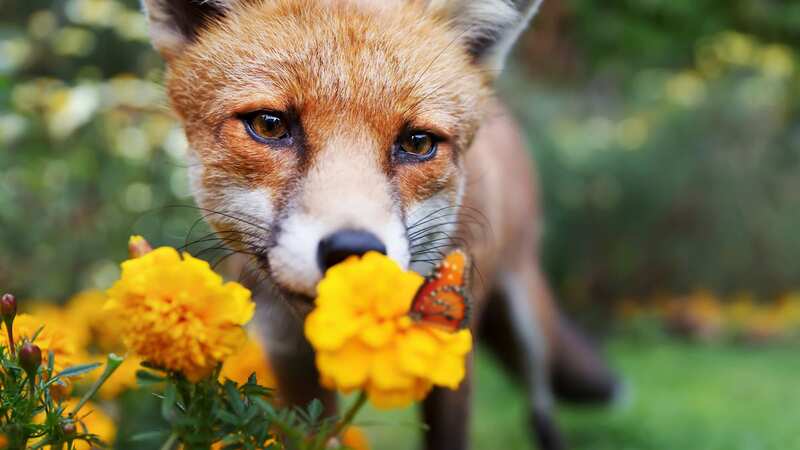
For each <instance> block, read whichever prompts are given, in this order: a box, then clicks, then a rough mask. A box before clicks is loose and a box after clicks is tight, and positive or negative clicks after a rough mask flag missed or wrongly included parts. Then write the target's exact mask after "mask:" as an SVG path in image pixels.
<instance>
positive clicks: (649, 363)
mask: <svg viewBox="0 0 800 450" xmlns="http://www.w3.org/2000/svg"><path fill="white" fill-rule="evenodd" d="M609 353H610V354H611V358H612V360H613V361H614V364H615V366H616V367H618V368H620V369H621V370H622V372H623V373H624V375H625V377H626V382H627V384H628V390H627V393H626V394H625V395H624V396H623V398H622V399H621V400H620V401H619V402H618V403H617V404H616V405H614V406H613V407H611V408H607V409H606V408H599V409H586V408H575V407H567V406H563V407H562V408H561V410H560V414H559V417H560V422H561V424H562V426H563V428H564V430H565V432H566V434H567V436H568V438H569V442H570V443H571V444H572V446H573V447H574V448H576V449H579V450H626V449H630V450H717V449H718V450H771V449H775V450H785V449H790V448H800V431H798V428H797V416H798V412H800V390H798V389H794V388H792V389H787V387H788V386H796V384H797V374H798V373H800V358H797V354H796V353H797V351H796V349H792V348H790V347H788V346H786V347H765V348H761V347H759V348H748V347H736V346H714V345H708V346H701V345H693V344H684V343H679V342H674V341H647V342H634V341H633V340H630V339H615V340H613V342H611V344H610V347H609ZM477 377H478V383H477V386H478V390H477V392H476V401H477V412H476V415H475V416H474V417H473V422H472V437H473V444H474V446H473V447H474V448H475V449H479V450H484V449H485V450H493V449H514V450H516V449H527V448H533V446H532V445H531V444H529V443H528V439H527V435H528V430H527V429H526V426H525V424H526V421H525V410H526V408H525V402H524V395H523V393H522V391H521V390H519V389H518V388H516V387H514V386H513V385H512V384H511V383H510V382H509V380H508V379H507V377H506V376H505V375H504V374H503V373H502V371H501V370H500V369H499V368H498V367H497V366H496V365H495V364H494V363H493V362H492V360H491V355H489V354H488V353H486V352H485V351H479V353H478V372H477ZM360 422H361V423H363V424H364V425H365V426H366V430H367V432H368V433H369V435H370V437H371V440H372V443H373V447H374V448H379V449H381V450H405V449H414V448H418V444H419V438H418V436H417V434H416V433H415V431H414V430H415V429H417V428H418V427H419V425H418V418H417V415H416V414H415V410H414V409H413V408H409V409H406V410H403V411H395V412H389V413H387V412H376V411H375V410H374V409H369V410H368V411H366V412H365V414H363V416H362V417H361V421H360ZM398 423H403V424H406V426H400V427H398V426H389V425H396V424H398ZM378 424H386V425H387V426H381V425H378Z"/></svg>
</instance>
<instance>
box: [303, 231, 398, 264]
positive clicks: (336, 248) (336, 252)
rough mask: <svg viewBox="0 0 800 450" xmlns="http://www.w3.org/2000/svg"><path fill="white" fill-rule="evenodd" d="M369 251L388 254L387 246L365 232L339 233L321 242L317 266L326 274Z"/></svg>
mask: <svg viewBox="0 0 800 450" xmlns="http://www.w3.org/2000/svg"><path fill="white" fill-rule="evenodd" d="M369 251H376V252H378V253H383V254H384V255H385V254H386V246H385V245H383V242H381V240H380V239H378V237H377V236H375V235H374V234H372V233H370V232H368V231H363V230H341V231H337V232H335V233H333V234H331V235H328V236H327V237H325V238H323V239H322V240H321V241H319V246H318V247H317V264H318V265H319V269H320V270H321V271H322V272H323V273H324V272H325V271H326V270H328V269H329V268H331V267H332V266H334V265H336V264H338V263H340V262H342V261H344V260H345V259H347V258H348V257H350V256H353V255H355V256H361V255H363V254H364V253H367V252H369Z"/></svg>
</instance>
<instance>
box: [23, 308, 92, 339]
mask: <svg viewBox="0 0 800 450" xmlns="http://www.w3.org/2000/svg"><path fill="white" fill-rule="evenodd" d="M27 312H29V313H30V314H31V315H32V316H34V317H38V318H39V319H40V320H41V321H42V322H44V323H46V324H48V325H49V326H57V327H58V328H60V329H61V330H64V331H68V332H69V336H70V340H71V341H72V342H73V343H74V344H75V346H76V347H77V348H79V349H84V348H86V346H87V345H88V344H89V338H90V335H89V329H88V327H87V326H86V322H84V321H83V320H81V319H80V318H79V317H76V316H71V315H69V314H67V311H66V310H65V309H64V308H62V307H60V306H58V305H56V304H54V303H50V302H45V301H35V302H32V303H31V306H30V307H29V308H28V309H27Z"/></svg>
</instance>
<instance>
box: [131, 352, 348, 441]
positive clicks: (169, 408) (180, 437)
mask: <svg viewBox="0 0 800 450" xmlns="http://www.w3.org/2000/svg"><path fill="white" fill-rule="evenodd" d="M150 369H151V370H141V371H139V372H138V373H137V378H138V379H139V381H140V384H145V385H149V384H152V383H153V382H166V388H165V389H164V392H163V394H161V395H159V397H160V398H161V406H160V409H161V415H162V416H163V418H164V420H165V421H166V422H167V423H168V424H169V427H170V431H168V432H147V433H141V434H139V436H137V437H136V440H141V441H144V440H153V439H164V438H165V437H166V436H167V435H169V436H168V437H167V438H166V439H167V441H166V443H165V444H164V447H163V448H172V446H173V445H174V444H175V443H177V442H180V443H181V444H182V445H183V448H186V449H187V450H207V449H208V448H210V446H211V444H213V443H218V444H217V445H219V446H220V447H219V448H221V449H224V450H229V449H230V450H232V449H242V450H258V449H274V450H278V449H292V450H323V449H336V448H340V447H336V446H335V445H334V443H333V442H332V441H331V438H332V437H334V436H338V435H339V433H340V432H341V431H342V430H343V429H344V427H345V426H346V425H348V424H349V423H350V422H351V421H352V419H353V415H354V414H355V412H356V411H357V410H358V409H359V408H360V407H361V405H362V404H363V401H362V402H360V403H357V404H355V405H354V406H353V407H352V408H351V409H350V413H351V414H346V415H345V416H343V417H342V418H336V417H327V416H323V414H322V413H323V407H322V403H321V402H320V401H318V400H314V401H312V402H311V403H309V405H308V406H307V407H306V408H297V407H295V408H282V407H277V406H275V405H274V401H273V397H272V390H270V389H267V388H265V387H262V386H260V385H259V384H258V382H257V380H256V377H255V374H252V375H251V376H250V378H249V379H248V381H247V383H245V384H243V385H241V386H237V384H236V383H235V382H233V381H231V380H226V381H224V382H221V381H218V379H219V369H217V371H215V372H214V373H213V374H212V375H210V376H208V377H206V378H204V379H202V380H199V381H197V382H194V383H193V382H190V381H189V380H187V379H186V378H185V377H183V376H182V375H180V374H177V373H167V372H162V374H159V373H155V372H153V371H154V370H155V371H158V369H156V368H154V367H150Z"/></svg>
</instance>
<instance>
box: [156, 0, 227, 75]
mask: <svg viewBox="0 0 800 450" xmlns="http://www.w3.org/2000/svg"><path fill="white" fill-rule="evenodd" d="M238 1H243V0H141V2H142V8H143V9H144V12H145V15H146V16H147V21H148V24H149V27H150V39H151V40H152V41H153V46H154V47H155V48H156V50H158V51H159V53H161V56H163V57H164V59H166V60H168V61H169V60H170V59H171V58H172V57H173V56H176V55H178V54H179V53H180V52H181V51H182V50H183V48H184V47H185V46H186V44H188V43H190V42H192V41H194V39H195V38H196V37H197V34H198V33H199V32H200V31H201V30H202V29H203V28H204V27H205V26H207V25H208V24H209V23H210V22H212V21H214V20H217V19H218V18H220V17H222V16H224V15H225V13H227V12H228V11H229V10H230V8H231V7H232V6H233V5H234V4H235V3H236V2H238Z"/></svg>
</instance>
